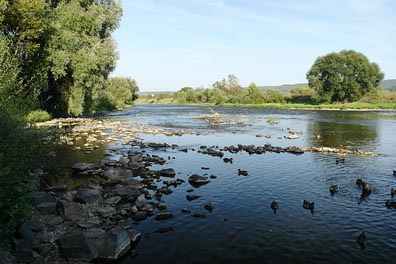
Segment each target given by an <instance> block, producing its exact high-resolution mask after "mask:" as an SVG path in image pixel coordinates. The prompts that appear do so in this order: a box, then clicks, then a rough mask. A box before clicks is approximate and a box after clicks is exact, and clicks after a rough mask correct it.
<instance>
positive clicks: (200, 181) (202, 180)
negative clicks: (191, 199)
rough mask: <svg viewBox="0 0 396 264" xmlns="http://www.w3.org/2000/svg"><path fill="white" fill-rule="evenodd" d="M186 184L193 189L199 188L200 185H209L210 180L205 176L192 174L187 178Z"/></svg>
mask: <svg viewBox="0 0 396 264" xmlns="http://www.w3.org/2000/svg"><path fill="white" fill-rule="evenodd" d="M188 182H189V183H190V184H191V185H192V186H194V187H200V186H201V185H204V184H207V183H209V182H210V179H209V178H208V177H206V176H200V175H198V174H193V175H191V176H190V177H188Z"/></svg>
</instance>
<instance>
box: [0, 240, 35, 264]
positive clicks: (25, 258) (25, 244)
mask: <svg viewBox="0 0 396 264" xmlns="http://www.w3.org/2000/svg"><path fill="white" fill-rule="evenodd" d="M37 246H38V245H37ZM39 256H40V255H39V254H38V253H37V252H35V251H34V250H33V249H32V245H31V244H30V242H29V240H28V239H26V238H24V239H23V240H22V241H21V242H19V243H18V244H16V246H15V257H16V260H17V262H18V263H32V262H33V261H34V259H35V258H37V257H39ZM0 261H2V260H0ZM1 263H2V262H1Z"/></svg>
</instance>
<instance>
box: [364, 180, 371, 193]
mask: <svg viewBox="0 0 396 264" xmlns="http://www.w3.org/2000/svg"><path fill="white" fill-rule="evenodd" d="M362 187H363V190H362V196H365V195H369V194H370V193H371V185H370V184H368V183H367V182H362Z"/></svg>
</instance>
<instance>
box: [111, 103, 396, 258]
mask: <svg viewBox="0 0 396 264" xmlns="http://www.w3.org/2000/svg"><path fill="white" fill-rule="evenodd" d="M211 109H213V110H214V111H216V112H218V113H221V114H224V116H225V118H226V119H229V120H233V121H235V120H236V121H242V122H246V123H247V124H249V126H245V127H235V126H232V127H229V126H217V127H216V126H215V127H213V126H209V124H208V123H207V122H205V121H204V120H201V119H196V118H195V117H196V116H197V115H199V114H209V113H210V109H209V107H202V106H175V105H170V106H168V105H138V106H136V107H135V108H131V109H127V110H125V111H122V112H116V113H112V114H110V115H108V117H109V118H112V119H120V120H125V121H129V120H137V121H139V122H141V123H143V124H149V125H151V126H153V127H159V128H169V129H178V130H192V131H195V132H199V133H201V134H200V135H196V133H195V134H193V135H183V136H172V137H169V136H164V135H146V134H141V135H140V136H141V138H142V139H143V140H144V141H145V142H156V143H168V144H178V145H179V146H180V147H186V148H188V149H189V151H188V152H187V153H184V152H180V151H178V150H177V149H170V148H168V149H167V150H166V151H164V150H153V149H146V151H147V152H148V153H151V154H157V155H160V156H162V157H164V158H166V159H168V157H170V159H169V160H168V161H167V163H165V164H164V165H162V166H159V165H155V166H153V168H152V169H160V168H169V167H171V168H174V169H175V170H176V172H177V176H176V177H177V178H182V179H185V180H186V182H185V183H184V184H182V185H180V186H178V187H177V188H174V189H172V190H173V191H174V192H173V193H172V194H170V195H168V196H163V200H164V201H165V203H166V205H167V209H168V210H170V211H171V212H172V213H173V214H174V217H173V218H172V219H168V220H163V221H156V220H155V219H154V217H151V218H148V219H147V220H145V221H142V222H139V223H132V227H133V228H135V229H137V230H139V231H141V232H142V234H143V237H142V240H141V242H140V243H139V245H138V246H137V248H136V249H135V250H134V253H133V256H128V257H126V258H125V259H124V260H123V263H241V262H243V263H393V262H395V259H396V229H395V228H394V220H395V219H396V209H387V208H386V206H385V201H386V200H387V199H391V196H390V189H391V188H392V187H393V188H396V177H395V176H393V175H392V170H395V169H396V140H395V135H396V134H395V131H396V113H394V112H336V111H301V110H300V111H292V110H268V109H250V108H232V107H211ZM269 119H274V120H275V121H277V122H279V123H278V124H275V125H270V124H269V123H268V122H267V120H269ZM288 128H289V129H291V130H292V131H302V132H303V134H302V135H301V136H300V138H299V139H296V140H287V139H285V138H284V136H285V135H288V134H289V133H288ZM259 133H260V134H263V135H270V136H271V138H265V137H260V138H259V137H256V134H259ZM317 134H320V138H319V139H317V138H316V137H315V135H317ZM266 143H271V144H272V145H274V146H282V147H284V146H292V145H296V146H327V147H340V146H352V147H354V148H358V149H361V150H364V151H374V152H376V153H379V154H380V155H377V156H374V157H361V156H352V155H351V156H347V157H346V161H345V163H339V164H336V162H335V155H334V154H319V153H305V154H303V155H293V154H288V153H280V154H278V153H265V154H262V155H256V154H253V155H249V154H247V153H238V154H231V153H228V152H226V153H225V157H230V158H233V161H234V162H233V163H232V164H230V163H224V162H223V160H222V159H221V158H218V157H212V156H208V155H203V154H200V153H198V152H197V151H196V150H198V149H199V147H200V146H202V145H206V146H218V147H219V148H223V147H224V146H229V145H237V144H243V145H249V144H254V145H256V146H259V145H264V144H266ZM123 148H127V147H125V146H124V147H123ZM193 149H194V150H195V151H194V150H193ZM202 166H207V167H209V170H202V169H201V167H202ZM239 168H240V169H243V170H247V171H248V172H249V175H248V176H246V177H245V176H238V174H237V170H238V169H239ZM193 173H196V174H200V175H203V174H205V173H208V175H212V174H213V175H216V176H217V178H216V179H213V180H212V181H211V182H210V183H209V184H207V185H204V186H201V187H200V188H194V191H193V193H195V194H198V195H202V196H203V197H201V198H199V199H197V200H194V201H190V202H189V201H188V200H187V199H186V194H187V192H186V190H187V189H190V188H192V186H191V185H190V184H189V183H188V181H187V178H188V176H189V175H191V174H193ZM357 178H362V179H363V180H365V181H367V182H369V183H370V184H371V186H372V188H373V192H372V193H371V195H369V196H368V197H366V198H364V199H361V197H360V194H361V190H360V189H359V188H358V187H357V186H356V184H355V181H356V179H357ZM333 184H337V185H338V186H339V187H340V192H339V193H337V194H335V195H331V194H330V192H329V187H330V186H331V185H333ZM303 199H307V200H309V201H313V202H315V205H316V207H315V212H314V213H311V212H310V211H309V210H306V209H303V208H302V200H303ZM272 200H277V201H278V203H279V210H278V211H277V213H276V214H274V212H273V211H272V210H271V208H270V203H271V201H272ZM209 202H211V203H212V204H213V205H214V210H213V212H211V213H210V212H207V211H206V210H205V209H204V205H205V204H207V203H209ZM181 208H188V209H189V210H190V211H191V212H192V213H206V217H205V218H193V217H191V216H190V214H183V213H181V212H180V209H181ZM167 226H171V227H172V228H173V231H172V232H168V233H164V234H159V233H155V230H156V229H158V228H161V227H167ZM362 231H366V234H367V236H368V238H369V242H368V246H367V247H366V248H365V249H361V248H360V247H359V245H358V244H357V242H356V237H357V235H358V234H360V233H361V232H362Z"/></svg>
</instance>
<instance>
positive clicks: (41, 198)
mask: <svg viewBox="0 0 396 264" xmlns="http://www.w3.org/2000/svg"><path fill="white" fill-rule="evenodd" d="M27 197H28V199H29V200H30V201H31V203H32V205H33V206H37V205H39V204H41V203H45V202H56V199H55V197H53V196H51V195H50V194H48V193H46V192H30V193H28V194H27Z"/></svg>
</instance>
